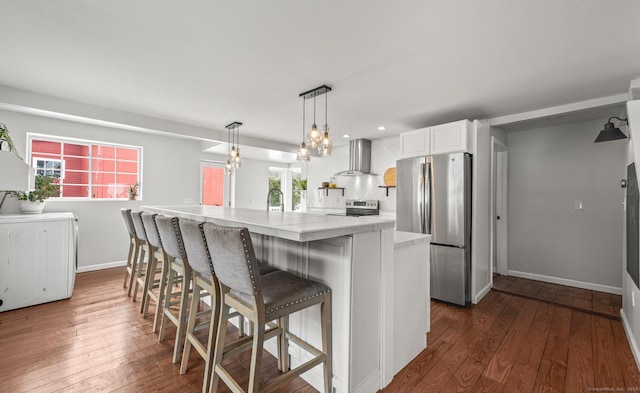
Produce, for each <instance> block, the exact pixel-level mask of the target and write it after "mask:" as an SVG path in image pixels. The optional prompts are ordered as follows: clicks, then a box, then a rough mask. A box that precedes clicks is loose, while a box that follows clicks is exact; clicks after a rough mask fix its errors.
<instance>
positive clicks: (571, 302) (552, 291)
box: [493, 275, 622, 320]
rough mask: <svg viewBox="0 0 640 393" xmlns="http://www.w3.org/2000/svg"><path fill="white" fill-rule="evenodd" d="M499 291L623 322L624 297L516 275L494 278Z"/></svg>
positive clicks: (495, 286) (494, 285) (495, 276)
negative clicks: (621, 310) (621, 318)
mask: <svg viewBox="0 0 640 393" xmlns="http://www.w3.org/2000/svg"><path fill="white" fill-rule="evenodd" d="M493 289H495V290H496V291H500V292H504V293H508V294H511V295H517V296H522V297H526V298H529V299H535V300H540V301H543V302H547V303H552V304H555V305H558V306H563V307H567V308H570V309H572V310H578V311H584V312H587V313H589V314H593V315H598V316H601V317H605V318H611V319H617V320H620V309H621V308H622V296H620V295H614V294H611V293H606V292H598V291H590V290H588V289H582V288H574V287H568V286H565V285H558V284H551V283H547V282H542V281H535V280H528V279H525V278H519V277H513V276H501V275H494V276H493Z"/></svg>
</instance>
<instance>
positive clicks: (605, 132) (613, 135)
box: [594, 116, 627, 143]
mask: <svg viewBox="0 0 640 393" xmlns="http://www.w3.org/2000/svg"><path fill="white" fill-rule="evenodd" d="M613 119H618V120H620V121H625V122H626V121H627V119H621V118H619V117H616V116H613V117H610V118H609V120H607V124H605V125H604V128H603V129H602V131H600V133H599V134H598V137H597V138H596V140H595V141H594V143H597V142H606V141H614V140H616V139H626V138H627V136H626V135H625V134H624V133H623V132H622V131H620V129H619V128H618V127H616V126H614V125H613V123H612V122H611V120H613Z"/></svg>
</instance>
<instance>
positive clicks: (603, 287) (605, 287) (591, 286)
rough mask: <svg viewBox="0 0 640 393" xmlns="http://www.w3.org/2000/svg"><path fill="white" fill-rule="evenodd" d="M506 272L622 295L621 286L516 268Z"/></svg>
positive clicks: (522, 276)
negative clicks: (521, 270)
mask: <svg viewBox="0 0 640 393" xmlns="http://www.w3.org/2000/svg"><path fill="white" fill-rule="evenodd" d="M508 274H509V275H510V276H515V277H520V278H527V279H529V280H537V281H544V282H548V283H551V284H559V285H566V286H569V287H576V288H583V289H590V290H592V291H599V292H607V293H613V294H614V295H622V288H617V287H610V286H608V285H601V284H595V283H591V282H585V281H577V280H570V279H568V278H560V277H552V276H545V275H542V274H535V273H527V272H519V271H517V270H509V272H508Z"/></svg>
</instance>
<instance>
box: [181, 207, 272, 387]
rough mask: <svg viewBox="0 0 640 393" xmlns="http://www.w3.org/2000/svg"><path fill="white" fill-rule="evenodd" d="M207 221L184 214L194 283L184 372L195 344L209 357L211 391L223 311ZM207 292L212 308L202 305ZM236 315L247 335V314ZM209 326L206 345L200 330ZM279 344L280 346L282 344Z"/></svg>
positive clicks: (267, 269)
mask: <svg viewBox="0 0 640 393" xmlns="http://www.w3.org/2000/svg"><path fill="white" fill-rule="evenodd" d="M203 224H204V223H203V222H201V221H194V220H189V219H185V218H181V219H180V222H179V226H180V233H181V235H182V240H183V244H184V248H185V252H186V255H187V259H188V261H189V265H190V266H191V272H192V275H191V287H192V289H193V294H192V295H191V305H190V307H189V317H188V320H187V328H186V331H185V340H184V349H183V352H182V363H181V365H180V374H184V373H186V371H187V366H188V363H189V354H190V351H191V347H192V346H193V347H194V348H195V349H196V351H197V352H198V354H199V355H200V356H201V357H202V358H203V359H204V361H205V372H204V378H203V383H202V391H203V392H207V391H208V389H209V383H210V380H211V365H212V362H211V359H212V358H213V348H214V346H215V337H216V334H217V325H218V319H219V315H220V298H219V284H218V280H217V278H216V276H215V274H213V265H212V263H211V254H210V253H209V249H208V247H207V244H206V241H205V238H204V232H203V230H202V225H203ZM258 269H259V271H260V274H268V273H271V272H274V271H278V269H277V268H275V267H273V266H270V265H267V264H264V263H263V264H260V265H259V268H258ZM203 291H204V293H203ZM206 295H211V309H210V310H206V311H202V310H200V307H199V306H200V305H201V303H200V300H201V299H202V297H203V296H206ZM235 316H238V317H239V318H240V319H239V321H238V326H239V336H240V338H242V337H243V336H244V332H243V331H242V327H243V326H244V317H243V316H242V315H241V314H239V313H238V312H234V313H232V314H230V315H229V317H230V318H231V317H235ZM207 317H208V318H207ZM202 318H204V321H205V322H201V323H200V324H196V321H198V320H202ZM207 327H208V328H209V335H208V340H207V342H206V345H205V344H203V343H202V342H201V341H200V340H199V339H198V337H197V336H196V331H198V330H200V329H205V328H207ZM276 333H277V332H276ZM278 348H280V346H279V347H278ZM278 358H279V359H281V358H282V354H281V353H278Z"/></svg>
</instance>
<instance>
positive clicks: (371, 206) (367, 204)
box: [345, 199, 380, 217]
mask: <svg viewBox="0 0 640 393" xmlns="http://www.w3.org/2000/svg"><path fill="white" fill-rule="evenodd" d="M345 206H346V211H345V215H346V216H356V217H358V216H377V215H378V214H380V205H379V202H378V201H373V200H369V201H359V200H355V199H347V201H346V203H345Z"/></svg>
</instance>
